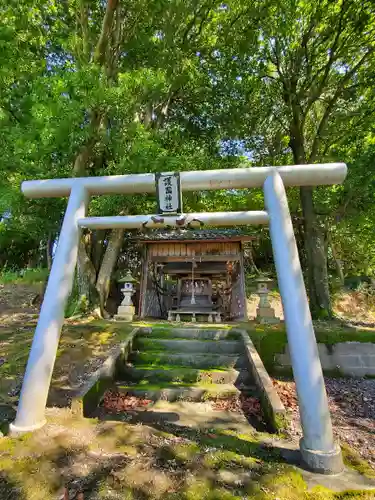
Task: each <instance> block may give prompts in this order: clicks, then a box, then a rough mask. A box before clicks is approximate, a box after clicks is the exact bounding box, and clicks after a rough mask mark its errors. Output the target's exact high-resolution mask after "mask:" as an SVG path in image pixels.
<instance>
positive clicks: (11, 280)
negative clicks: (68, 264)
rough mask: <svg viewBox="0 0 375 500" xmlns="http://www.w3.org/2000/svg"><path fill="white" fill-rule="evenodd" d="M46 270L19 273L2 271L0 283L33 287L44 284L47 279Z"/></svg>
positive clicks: (30, 270) (37, 269)
mask: <svg viewBox="0 0 375 500" xmlns="http://www.w3.org/2000/svg"><path fill="white" fill-rule="evenodd" d="M48 273H49V271H48V269H44V268H40V267H38V268H36V269H22V270H21V271H2V272H1V273H0V283H1V284H3V285H6V284H23V285H34V284H37V283H44V282H45V281H46V280H47V277H48Z"/></svg>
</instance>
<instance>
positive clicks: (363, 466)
mask: <svg viewBox="0 0 375 500" xmlns="http://www.w3.org/2000/svg"><path fill="white" fill-rule="evenodd" d="M341 450H342V456H343V459H344V463H345V465H347V466H348V467H351V468H352V469H355V470H356V471H357V472H359V473H360V474H362V475H363V476H366V477H369V478H372V479H375V471H374V469H372V468H371V467H370V465H369V464H368V463H367V462H366V460H364V459H363V458H362V457H361V456H360V455H359V454H358V453H357V452H356V451H355V450H353V449H352V448H351V447H350V446H349V445H347V444H345V443H341Z"/></svg>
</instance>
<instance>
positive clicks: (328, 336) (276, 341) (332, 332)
mask: <svg viewBox="0 0 375 500" xmlns="http://www.w3.org/2000/svg"><path fill="white" fill-rule="evenodd" d="M242 327H243V328H245V329H246V330H247V331H248V332H249V336H250V338H251V340H252V341H253V343H254V345H255V347H256V349H257V351H258V352H259V355H260V356H261V358H262V361H263V363H264V365H265V367H266V369H267V370H268V371H270V372H273V371H274V370H275V368H276V367H275V356H276V355H277V354H281V353H283V352H284V351H285V347H286V345H287V343H288V338H287V334H286V331H285V326H284V325H283V324H279V325H273V326H268V325H255V326H253V327H251V326H250V325H248V324H247V325H246V324H245V325H242ZM314 329H315V335H316V340H317V342H318V343H322V344H325V345H327V346H328V348H329V347H330V346H333V345H335V344H338V343H340V342H372V343H375V330H356V329H353V328H344V327H343V328H341V327H338V326H337V324H334V325H332V324H330V323H319V324H317V325H315V326H314ZM336 376H340V374H339V373H337V374H336Z"/></svg>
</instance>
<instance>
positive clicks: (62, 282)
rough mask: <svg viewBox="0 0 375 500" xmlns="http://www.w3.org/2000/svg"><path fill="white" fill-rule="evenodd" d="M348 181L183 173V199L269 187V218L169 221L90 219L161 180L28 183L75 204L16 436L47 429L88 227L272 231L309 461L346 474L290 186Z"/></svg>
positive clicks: (315, 168)
mask: <svg viewBox="0 0 375 500" xmlns="http://www.w3.org/2000/svg"><path fill="white" fill-rule="evenodd" d="M346 173H347V168H346V165H345V164H343V163H332V164H320V165H293V166H283V167H256V168H238V169H227V170H206V171H196V172H194V171H192V172H181V174H180V176H181V189H182V191H199V190H217V189H241V188H251V187H262V186H263V190H264V197H265V205H266V211H256V212H255V211H252V212H216V213H199V214H184V215H180V216H171V215H168V216H163V217H162V218H161V217H159V216H157V215H136V216H122V217H116V216H113V217H85V215H86V210H87V207H88V203H89V198H90V195H97V194H113V193H116V194H118V193H123V194H134V193H153V192H155V175H154V174H136V175H115V176H107V177H82V178H67V179H50V180H36V181H25V182H23V183H22V191H23V193H24V195H25V196H27V197H30V198H47V197H58V196H69V201H68V205H67V209H66V212H65V216H64V221H63V225H62V228H61V232H60V237H59V241H58V245H57V249H56V253H55V257H54V260H53V265H52V268H51V272H50V276H49V279H48V285H47V288H46V291H45V295H44V300H43V304H42V307H41V311H40V316H39V321H38V324H37V327H36V330H35V334H34V339H33V343H32V347H31V352H30V355H29V359H28V363H27V367H26V372H25V376H24V380H23V385H22V392H21V396H20V402H19V406H18V411H17V416H16V419H15V422H14V423H13V424H11V432H14V433H18V432H28V431H33V430H36V429H39V428H40V427H42V426H43V425H44V424H45V423H46V420H45V406H46V402H47V396H48V390H49V386H50V382H51V377H52V371H53V366H54V363H55V358H56V352H57V348H58V343H59V338H60V332H61V328H62V324H63V321H64V310H65V306H66V302H67V300H68V297H69V294H70V292H71V289H72V286H73V279H74V270H75V266H76V262H77V253H78V241H79V237H80V229H81V227H86V228H101V229H103V228H124V229H136V228H141V227H148V228H149V227H150V228H151V227H163V226H176V225H178V226H179V227H181V225H182V224H189V221H193V220H194V219H197V218H198V219H199V221H200V223H203V224H207V225H214V226H229V225H236V226H237V225H248V224H269V226H270V234H271V240H272V247H273V254H274V259H275V266H276V272H277V277H278V283H279V288H280V294H281V299H282V303H283V309H284V316H285V324H286V330H287V335H288V344H289V350H290V355H291V360H292V366H293V374H294V379H295V382H296V388H297V395H298V401H299V409H300V415H301V423H302V429H303V438H302V439H301V442H300V450H301V454H302V458H303V459H304V461H305V462H306V463H307V465H308V466H309V467H310V468H311V469H313V470H316V471H320V472H325V473H336V472H339V471H341V470H342V467H343V465H342V458H341V450H340V448H339V446H338V444H337V443H336V442H335V441H334V438H333V433H332V424H331V418H330V414H329V409H328V402H327V395H326V390H325V385H324V378H323V373H322V368H321V364H320V360H319V354H318V348H317V343H316V339H315V334H314V328H313V324H312V320H311V314H310V309H309V305H308V300H307V294H306V289H305V285H304V281H303V276H302V271H301V264H300V260H299V256H298V250H297V245H296V241H295V237H294V232H293V226H292V221H291V218H290V213H289V207H288V201H287V197H286V193H285V188H284V186H318V185H327V184H339V183H342V182H343V181H344V179H345V177H346ZM228 196H235V195H234V194H228ZM182 219H183V221H182ZM177 220H178V223H177Z"/></svg>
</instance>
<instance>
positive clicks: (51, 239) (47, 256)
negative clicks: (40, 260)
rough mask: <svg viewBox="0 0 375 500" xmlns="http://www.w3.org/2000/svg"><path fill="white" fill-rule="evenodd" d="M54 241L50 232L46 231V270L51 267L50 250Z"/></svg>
mask: <svg viewBox="0 0 375 500" xmlns="http://www.w3.org/2000/svg"><path fill="white" fill-rule="evenodd" d="M54 243H55V240H54V239H53V237H52V234H51V233H48V238H47V247H46V260H47V269H48V271H50V270H51V267H52V251H53V245H54Z"/></svg>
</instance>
